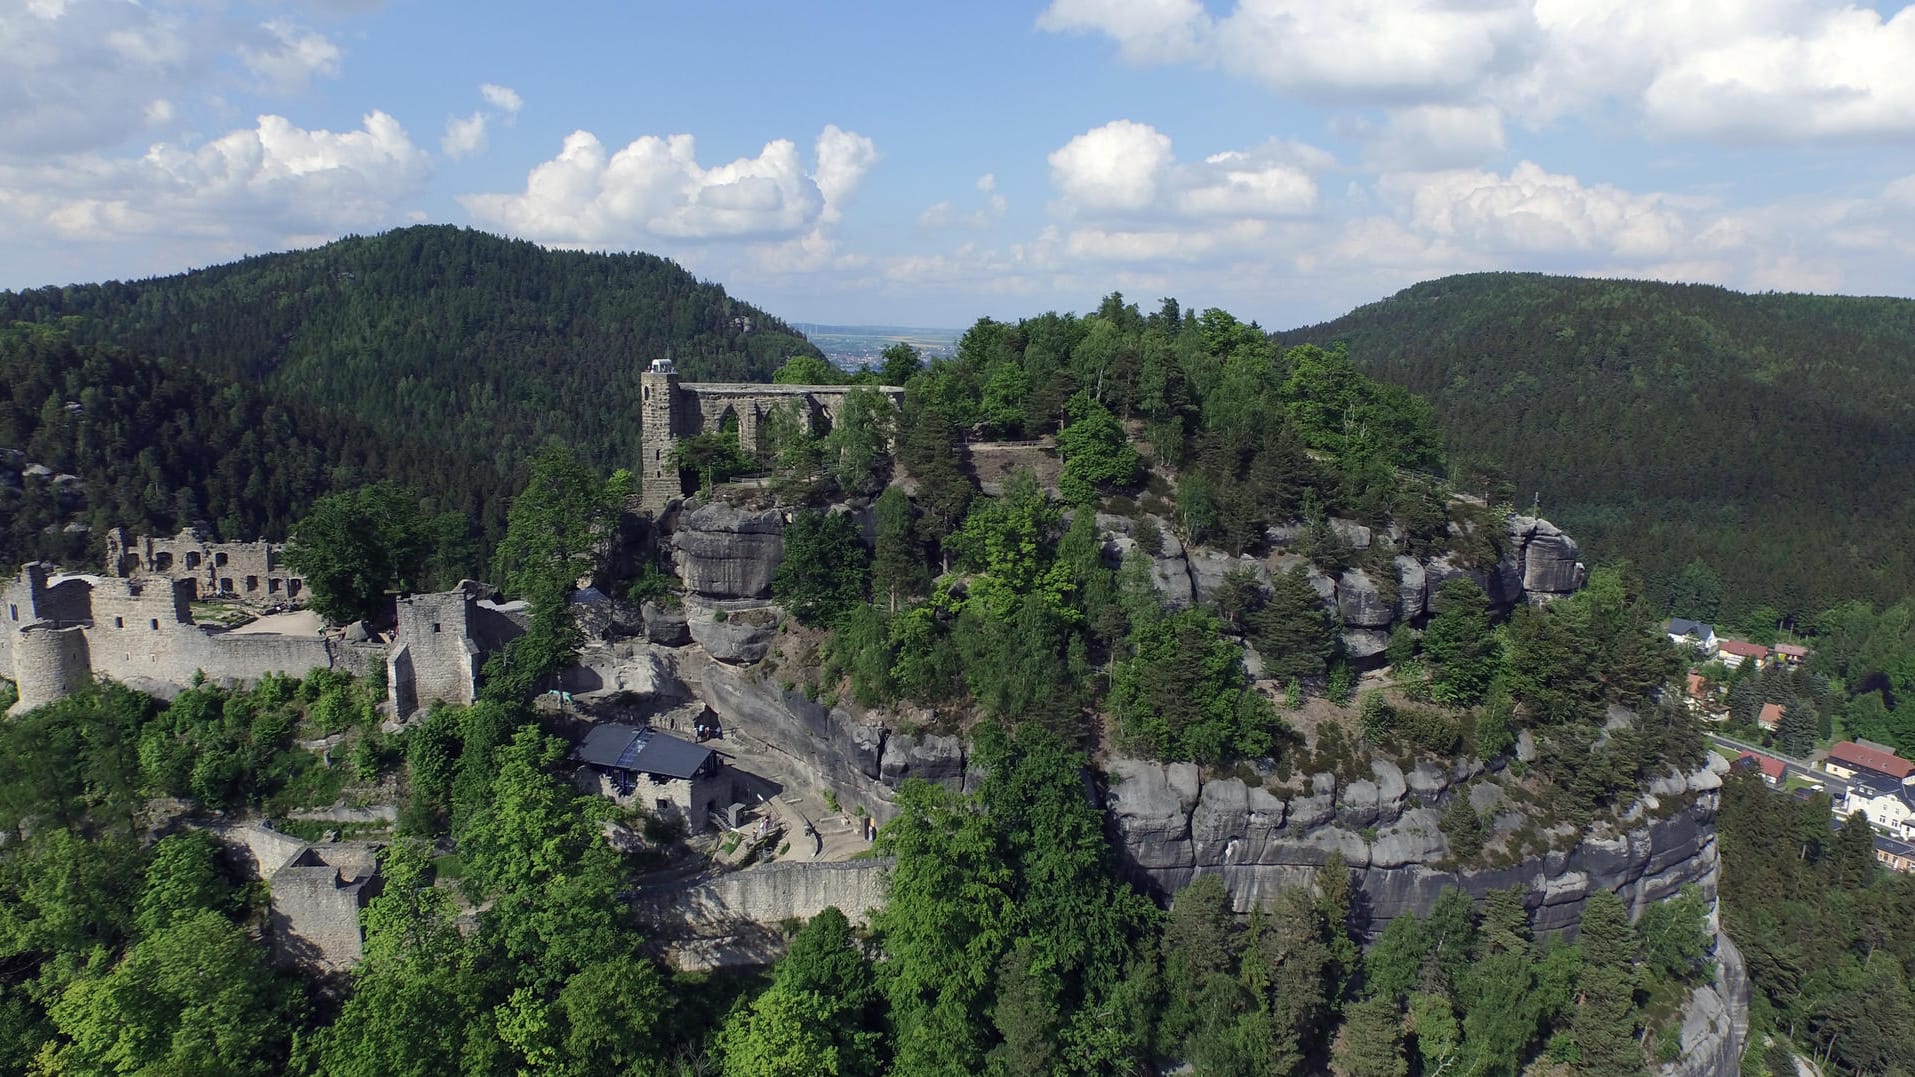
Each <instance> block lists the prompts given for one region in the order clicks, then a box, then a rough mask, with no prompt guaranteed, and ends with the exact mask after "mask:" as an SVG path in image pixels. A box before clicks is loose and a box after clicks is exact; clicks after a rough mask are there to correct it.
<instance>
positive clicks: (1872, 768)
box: [1822, 740, 1915, 782]
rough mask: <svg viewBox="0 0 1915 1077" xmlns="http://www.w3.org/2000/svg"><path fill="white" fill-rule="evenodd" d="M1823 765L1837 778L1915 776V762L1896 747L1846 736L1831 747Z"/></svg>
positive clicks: (1906, 777) (1893, 779)
mask: <svg viewBox="0 0 1915 1077" xmlns="http://www.w3.org/2000/svg"><path fill="white" fill-rule="evenodd" d="M1822 769H1824V770H1826V771H1828V772H1829V773H1830V774H1833V775H1835V776H1836V777H1838V778H1844V779H1850V780H1853V779H1855V778H1858V777H1876V778H1887V779H1889V780H1891V781H1895V782H1903V781H1906V780H1908V779H1909V778H1910V777H1911V776H1915V763H1911V762H1909V761H1908V760H1906V759H1903V758H1901V757H1900V756H1898V755H1896V754H1895V751H1894V749H1892V748H1890V747H1888V746H1887V745H1885V744H1876V743H1874V742H1873V741H1866V740H1864V741H1853V740H1845V741H1842V742H1841V743H1840V744H1837V745H1835V746H1834V747H1832V748H1830V749H1829V755H1828V758H1827V759H1826V760H1824V761H1823V763H1822Z"/></svg>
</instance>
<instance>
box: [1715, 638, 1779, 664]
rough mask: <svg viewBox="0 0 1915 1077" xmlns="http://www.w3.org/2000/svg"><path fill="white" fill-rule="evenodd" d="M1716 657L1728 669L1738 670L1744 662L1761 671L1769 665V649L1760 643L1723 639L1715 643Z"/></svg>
mask: <svg viewBox="0 0 1915 1077" xmlns="http://www.w3.org/2000/svg"><path fill="white" fill-rule="evenodd" d="M1716 656H1717V657H1718V658H1720V659H1721V660H1722V664H1723V665H1725V666H1728V667H1729V668H1730V669H1740V668H1741V667H1742V664H1743V663H1745V662H1748V663H1752V664H1753V666H1754V668H1756V669H1761V668H1762V667H1763V666H1766V665H1768V664H1769V649H1768V648H1767V647H1764V646H1763V645H1761V644H1760V643H1750V642H1749V641H1747V640H1740V639H1725V640H1718V641H1717V642H1716Z"/></svg>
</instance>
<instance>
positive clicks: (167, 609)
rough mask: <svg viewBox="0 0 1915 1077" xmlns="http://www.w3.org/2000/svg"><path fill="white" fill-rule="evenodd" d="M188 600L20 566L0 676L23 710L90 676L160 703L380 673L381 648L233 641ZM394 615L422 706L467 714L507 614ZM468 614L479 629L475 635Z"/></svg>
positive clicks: (464, 604)
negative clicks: (459, 708)
mask: <svg viewBox="0 0 1915 1077" xmlns="http://www.w3.org/2000/svg"><path fill="white" fill-rule="evenodd" d="M192 591H193V585H192V584H191V583H188V582H184V581H177V580H168V579H164V578H160V577H150V578H119V577H107V578H99V577H69V578H65V579H56V578H52V577H50V576H49V575H48V571H47V567H46V566H45V565H41V564H38V563H35V564H31V565H28V566H26V568H25V569H24V570H22V572H21V574H20V577H19V578H18V579H16V580H13V581H11V582H9V583H8V584H7V585H6V587H5V588H4V589H0V602H4V607H3V608H0V614H3V616H0V675H4V676H7V677H10V678H12V679H13V681H14V682H15V684H16V686H17V687H18V688H19V690H20V703H19V704H18V709H22V710H24V709H29V708H31V707H35V706H39V705H41V704H44V703H48V702H51V701H53V700H55V699H59V698H60V697H62V696H65V695H69V694H71V693H73V692H76V691H79V690H80V689H81V688H83V687H84V686H85V685H86V684H87V683H88V681H89V680H90V679H91V678H93V677H95V676H98V677H110V678H112V679H113V680H117V681H120V682H123V683H125V684H128V685H131V686H133V687H135V688H140V689H143V690H149V691H157V692H159V693H161V694H166V692H167V690H169V689H179V688H184V687H185V686H186V685H188V684H191V683H192V682H193V680H194V678H195V677H196V676H200V675H203V676H204V677H205V679H206V680H208V681H210V682H212V683H215V684H252V683H254V682H257V681H259V680H260V679H261V678H263V677H265V676H266V675H267V674H269V673H273V674H285V675H289V676H295V677H297V676H304V675H305V674H306V673H308V672H310V671H311V670H314V669H343V670H346V671H348V672H350V673H352V674H354V675H355V676H371V675H373V673H374V672H375V671H378V670H380V669H381V668H382V664H383V663H385V662H387V657H388V656H387V650H386V647H385V646H384V645H383V644H380V643H377V642H373V641H371V640H361V641H357V642H354V641H348V640H345V639H343V638H340V637H338V636H336V635H335V636H324V635H319V634H313V635H297V636H295V635H276V634H271V633H252V632H242V633H234V632H229V631H227V630H225V629H223V628H220V627H217V626H210V625H200V624H195V623H193V619H192V613H191V611H190V609H189V607H188V599H189V597H190V596H191V594H192ZM401 608H402V610H403V611H405V613H404V615H402V617H401V627H402V628H404V629H408V630H409V635H408V639H409V640H410V641H411V644H412V648H413V649H411V650H407V649H406V648H404V647H401V648H398V649H397V650H396V651H395V657H396V658H398V659H399V660H401V661H402V662H403V663H404V665H405V668H406V669H408V670H411V669H412V668H413V665H412V662H413V658H412V656H413V655H414V654H420V655H423V656H425V658H426V659H427V660H428V661H427V663H426V670H427V673H428V681H427V684H426V687H427V689H428V690H430V691H432V692H434V693H443V695H428V696H425V697H423V698H424V702H430V701H431V700H432V699H433V698H446V699H456V700H459V701H462V702H470V700H471V698H472V674H473V672H474V671H475V670H476V666H477V663H478V655H479V654H480V653H482V651H483V650H484V649H495V648H496V647H498V646H503V645H504V641H505V640H508V639H511V638H513V637H515V636H516V635H518V634H519V632H520V631H522V629H521V628H520V627H519V625H518V623H517V621H516V620H515V619H514V617H513V614H512V612H511V611H510V610H506V609H501V608H491V609H485V608H481V607H480V606H477V605H475V604H474V603H472V602H471V601H470V596H469V594H468V593H467V592H466V591H465V590H457V591H451V592H446V593H444V594H439V595H421V596H416V597H415V598H414V599H410V600H407V601H406V602H402V603H401ZM475 610H476V611H477V613H478V614H480V615H482V619H483V624H481V625H479V626H478V629H477V630H475V628H474V624H473V620H472V618H471V615H472V613H473V612H474V611H475ZM16 617H17V618H18V620H16V619H15V618H16ZM435 625H437V626H438V629H439V631H437V632H435V631H433V627H434V626H435ZM475 636H476V637H477V641H476V642H475V639H474V637H475ZM388 672H389V671H388ZM405 713H410V712H405Z"/></svg>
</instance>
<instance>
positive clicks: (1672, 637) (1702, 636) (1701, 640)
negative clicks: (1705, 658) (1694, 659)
mask: <svg viewBox="0 0 1915 1077" xmlns="http://www.w3.org/2000/svg"><path fill="white" fill-rule="evenodd" d="M1663 631H1664V632H1666V633H1668V634H1669V642H1671V643H1675V644H1679V645H1682V646H1685V647H1694V648H1695V649H1696V650H1698V651H1701V652H1702V653H1703V654H1705V655H1708V654H1714V653H1715V652H1716V630H1715V626H1714V625H1706V624H1703V623H1702V622H1700V621H1691V620H1688V619H1687V618H1683V617H1671V618H1669V623H1668V624H1666V625H1664V626H1663Z"/></svg>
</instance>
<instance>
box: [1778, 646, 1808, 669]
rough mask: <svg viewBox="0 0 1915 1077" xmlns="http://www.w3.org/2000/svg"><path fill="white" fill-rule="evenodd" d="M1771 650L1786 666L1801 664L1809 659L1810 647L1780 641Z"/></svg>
mask: <svg viewBox="0 0 1915 1077" xmlns="http://www.w3.org/2000/svg"><path fill="white" fill-rule="evenodd" d="M1770 651H1771V652H1772V653H1773V654H1774V655H1775V660H1776V661H1777V662H1780V663H1782V664H1783V665H1785V666H1799V665H1801V664H1802V663H1804V662H1806V661H1808V660H1809V649H1808V648H1807V647H1804V646H1802V645H1801V644H1798V643H1778V644H1776V645H1775V646H1774V647H1772V648H1770Z"/></svg>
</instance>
